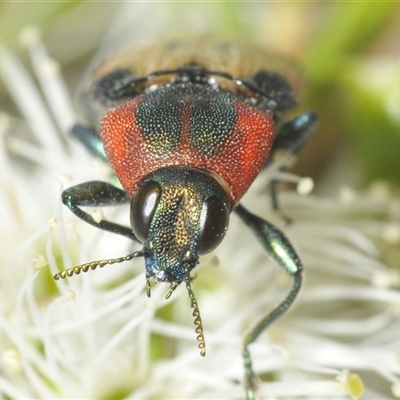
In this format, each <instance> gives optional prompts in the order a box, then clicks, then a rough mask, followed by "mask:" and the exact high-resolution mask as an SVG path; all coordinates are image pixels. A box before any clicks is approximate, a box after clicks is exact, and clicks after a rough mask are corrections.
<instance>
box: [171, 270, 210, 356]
mask: <svg viewBox="0 0 400 400" xmlns="http://www.w3.org/2000/svg"><path fill="white" fill-rule="evenodd" d="M185 281H186V289H187V291H188V293H189V297H190V302H191V304H190V305H191V307H192V308H193V314H192V315H193V317H194V324H195V325H196V330H195V332H196V333H197V338H196V339H197V341H198V342H199V349H200V355H201V356H203V357H204V356H205V355H206V341H205V339H204V332H203V324H202V322H201V316H200V310H199V306H198V305H197V300H196V298H195V297H194V293H193V290H192V287H191V286H190V276H189V274H188V276H187V277H186V279H185ZM171 289H172V288H171Z"/></svg>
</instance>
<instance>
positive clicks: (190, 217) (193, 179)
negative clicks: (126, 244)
mask: <svg viewBox="0 0 400 400" xmlns="http://www.w3.org/2000/svg"><path fill="white" fill-rule="evenodd" d="M230 208H231V207H230V203H229V200H228V197H227V195H226V194H225V191H224V190H223V189H222V187H221V186H220V185H219V184H218V183H217V182H216V181H215V179H214V178H212V177H211V176H210V175H209V174H207V173H205V172H202V171H199V170H196V169H192V168H184V167H169V168H165V169H161V170H158V171H156V172H154V173H152V174H150V175H148V176H147V177H146V178H145V179H144V180H143V182H142V183H141V185H140V186H139V188H138V189H137V191H136V192H135V193H134V195H133V197H132V201H131V225H132V229H133V231H134V233H135V235H136V236H137V237H138V239H139V240H140V241H141V242H142V243H143V254H144V257H145V263H146V277H147V279H148V280H149V279H153V280H155V281H161V282H170V283H172V284H175V285H176V286H177V285H178V284H179V283H181V282H182V281H183V280H186V281H187V279H188V278H189V274H190V271H191V270H192V269H193V268H194V267H195V266H196V265H197V263H198V259H199V255H201V254H205V253H208V252H210V251H212V250H213V249H215V248H216V247H217V246H218V245H219V244H220V242H221V241H222V239H223V237H224V236H225V233H226V230H227V228H228V223H229V213H230V211H231V210H230Z"/></svg>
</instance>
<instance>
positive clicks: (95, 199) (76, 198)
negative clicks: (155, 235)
mask: <svg viewBox="0 0 400 400" xmlns="http://www.w3.org/2000/svg"><path fill="white" fill-rule="evenodd" d="M61 198H62V202H63V203H64V204H65V205H66V206H67V207H68V208H69V209H70V210H71V211H72V212H73V213H74V214H75V215H76V216H78V217H79V218H81V219H83V220H84V221H85V222H87V223H88V224H91V225H93V226H95V227H97V228H100V229H103V230H106V231H109V232H113V233H117V234H118V235H122V236H125V237H127V238H129V239H132V240H135V241H136V242H139V243H140V241H139V240H138V239H137V237H136V236H135V235H134V233H133V232H132V229H131V228H128V227H126V226H123V225H120V224H116V223H114V222H110V221H106V220H101V221H96V220H95V219H94V218H93V217H92V216H91V215H90V214H88V213H87V212H85V211H83V210H82V209H81V208H80V207H82V206H83V207H87V206H89V207H102V206H114V205H119V204H124V203H128V202H129V201H130V198H129V196H128V195H127V194H126V193H125V191H124V190H122V189H119V188H117V187H115V186H113V185H110V184H109V183H107V182H101V181H91V182H85V183H81V184H79V185H76V186H72V187H70V188H68V189H66V190H64V191H63V192H62V195H61Z"/></svg>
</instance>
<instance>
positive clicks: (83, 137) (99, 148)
mask: <svg viewBox="0 0 400 400" xmlns="http://www.w3.org/2000/svg"><path fill="white" fill-rule="evenodd" d="M71 134H72V136H74V137H75V138H76V139H78V140H79V141H80V142H81V143H82V144H83V145H84V146H85V147H86V149H87V150H89V152H90V153H91V154H92V155H93V156H95V157H97V158H100V159H101V160H102V161H104V162H108V161H107V157H106V154H105V152H104V146H103V142H102V141H101V138H100V136H99V134H98V133H97V131H96V129H95V128H92V127H90V126H86V125H82V124H75V125H74V126H73V127H72V129H71Z"/></svg>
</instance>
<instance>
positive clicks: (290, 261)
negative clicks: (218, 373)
mask: <svg viewBox="0 0 400 400" xmlns="http://www.w3.org/2000/svg"><path fill="white" fill-rule="evenodd" d="M235 211H236V213H237V214H238V215H239V217H240V218H241V219H242V220H243V221H244V222H245V223H246V225H247V226H248V227H249V228H250V229H251V230H252V231H253V233H254V234H255V235H256V237H257V239H258V240H259V241H260V242H261V244H262V246H263V247H264V249H265V250H266V251H267V253H268V254H269V256H270V257H271V258H272V259H273V260H275V261H276V262H277V263H278V265H279V266H280V267H282V268H283V269H284V270H285V271H286V273H287V274H289V275H290V276H292V277H293V279H294V282H293V286H292V289H291V290H290V292H289V294H288V295H287V296H286V298H285V299H284V300H283V301H282V302H281V303H280V304H279V305H278V306H277V307H275V308H274V309H273V310H272V311H271V312H269V313H268V314H267V315H265V316H264V317H263V318H261V319H260V320H259V321H258V322H257V323H256V325H254V326H253V327H252V328H251V329H250V330H249V332H247V334H246V335H245V337H244V339H243V360H244V369H245V389H246V398H247V400H254V399H255V387H256V382H255V381H256V376H255V375H254V372H253V367H252V361H251V355H250V351H249V345H250V344H251V343H253V342H255V341H256V340H257V338H258V336H259V335H260V334H261V333H262V332H263V331H264V330H265V329H266V328H267V327H268V326H269V325H270V324H271V323H272V322H273V321H274V320H275V319H277V318H278V317H280V316H281V315H282V314H283V313H284V312H285V311H286V310H287V309H288V308H289V307H290V305H291V304H292V303H293V301H294V299H295V298H296V296H297V293H298V292H299V290H300V287H301V281H302V277H301V271H302V269H303V266H302V264H301V261H300V259H299V257H298V256H297V254H296V252H295V250H294V249H293V247H292V245H291V244H290V242H289V240H288V239H287V238H286V236H285V235H284V234H283V233H282V232H281V231H280V230H279V229H278V228H276V227H275V226H274V225H272V224H270V223H269V222H267V221H265V220H264V219H262V218H259V217H257V216H256V215H254V214H252V213H250V212H249V211H247V210H246V209H245V208H244V207H242V206H241V205H239V206H237V208H236V209H235Z"/></svg>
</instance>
